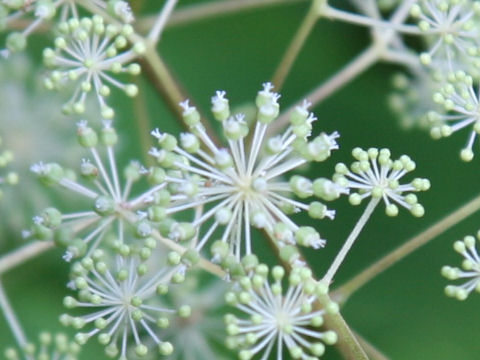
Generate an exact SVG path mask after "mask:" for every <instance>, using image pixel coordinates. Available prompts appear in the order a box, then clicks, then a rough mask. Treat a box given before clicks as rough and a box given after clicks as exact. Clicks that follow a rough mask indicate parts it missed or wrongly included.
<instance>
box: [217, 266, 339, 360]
mask: <svg viewBox="0 0 480 360" xmlns="http://www.w3.org/2000/svg"><path fill="white" fill-rule="evenodd" d="M268 273H269V269H268V267H267V266H266V265H262V264H260V265H257V266H256V267H255V268H253V269H252V270H250V271H249V274H248V275H245V276H241V277H240V278H238V279H236V280H235V282H234V285H233V287H232V291H230V292H228V293H227V294H226V300H227V302H228V303H229V304H231V305H232V306H235V307H236V308H237V309H238V311H239V312H238V315H234V314H229V315H227V316H226V317H225V323H226V326H227V333H228V334H229V338H228V339H227V345H228V346H229V347H231V348H233V349H238V350H239V358H240V359H241V360H249V359H252V358H254V357H255V358H259V359H262V360H265V359H269V356H270V354H272V353H273V352H276V357H274V358H275V359H277V360H282V359H284V358H285V356H286V355H285V354H287V353H289V354H290V356H291V357H292V358H294V359H303V360H307V359H309V360H310V359H311V360H314V359H319V358H320V357H321V356H322V355H323V353H324V352H325V345H324V344H327V345H332V344H334V343H335V342H336V340H337V335H336V334H335V333H334V332H333V331H322V330H320V328H321V326H322V324H323V315H324V314H325V313H326V312H329V313H334V312H336V311H338V306H337V305H336V304H335V303H331V304H330V305H329V306H328V309H318V308H316V305H315V301H316V299H317V296H318V295H324V294H325V292H326V289H325V287H324V286H322V285H321V284H320V283H317V282H316V281H314V280H313V279H312V276H311V272H310V271H309V270H307V269H306V268H294V269H293V270H292V272H291V273H290V275H289V276H288V279H286V281H285V279H284V277H285V270H284V269H283V268H282V267H280V266H276V267H274V268H272V270H271V272H270V273H271V276H272V278H273V282H270V281H269V280H268ZM285 282H286V283H287V284H285ZM274 349H275V350H274Z"/></svg>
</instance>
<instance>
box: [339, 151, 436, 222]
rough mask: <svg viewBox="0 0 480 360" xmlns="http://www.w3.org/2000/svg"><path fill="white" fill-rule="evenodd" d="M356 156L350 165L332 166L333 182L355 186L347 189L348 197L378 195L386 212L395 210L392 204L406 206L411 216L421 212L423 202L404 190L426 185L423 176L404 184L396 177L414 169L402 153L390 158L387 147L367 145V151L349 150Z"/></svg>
mask: <svg viewBox="0 0 480 360" xmlns="http://www.w3.org/2000/svg"><path fill="white" fill-rule="evenodd" d="M352 155H353V157H354V158H355V159H356V160H357V161H355V162H353V163H352V165H351V166H350V169H349V168H348V167H347V166H346V165H345V164H343V163H339V164H337V166H336V167H335V172H336V173H335V176H334V180H335V182H336V183H337V184H338V185H339V186H342V187H345V188H348V189H350V190H356V192H354V193H351V194H350V197H349V200H350V203H351V204H353V205H358V204H360V202H361V201H362V200H363V199H365V198H367V197H372V198H375V199H382V200H383V201H384V203H385V205H386V209H385V210H386V213H387V215H389V216H396V215H397V214H398V207H397V205H396V204H398V205H400V206H402V207H404V208H406V209H408V210H409V211H410V212H411V213H412V215H414V216H423V214H424V212H425V211H424V209H423V206H422V205H420V204H419V203H418V200H417V196H416V195H415V194H412V193H409V194H404V193H405V192H411V191H425V190H428V189H429V188H430V182H429V181H428V180H427V179H421V178H416V179H414V180H413V181H412V182H410V183H407V184H400V182H399V180H400V179H401V178H402V177H403V176H405V175H406V174H407V173H409V172H411V171H413V170H414V169H415V163H414V162H413V161H412V160H411V159H410V158H409V157H408V156H406V155H402V156H400V158H399V159H398V160H392V159H391V158H390V151H389V150H388V149H380V150H378V149H376V148H370V149H368V151H365V150H362V149H360V148H355V149H354V150H353V151H352Z"/></svg>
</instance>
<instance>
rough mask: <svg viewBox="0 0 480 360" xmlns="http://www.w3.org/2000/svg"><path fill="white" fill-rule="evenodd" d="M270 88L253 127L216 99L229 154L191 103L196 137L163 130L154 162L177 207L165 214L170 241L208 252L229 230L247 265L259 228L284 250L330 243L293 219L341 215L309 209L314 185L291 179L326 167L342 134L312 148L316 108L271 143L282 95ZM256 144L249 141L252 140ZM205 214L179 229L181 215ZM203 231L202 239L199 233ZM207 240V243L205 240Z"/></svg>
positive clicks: (298, 112) (297, 113) (300, 111)
mask: <svg viewBox="0 0 480 360" xmlns="http://www.w3.org/2000/svg"><path fill="white" fill-rule="evenodd" d="M271 90H272V85H271V84H270V83H267V84H264V88H263V90H261V91H260V92H259V93H258V96H257V98H256V106H257V114H256V121H255V123H254V125H251V126H249V125H248V124H247V122H246V120H245V118H244V115H243V114H235V115H234V114H231V113H230V107H229V101H228V99H227V98H226V97H225V92H223V91H218V92H217V94H216V96H214V97H213V98H212V113H213V115H214V117H215V119H216V120H218V121H219V122H220V123H221V125H222V127H223V132H224V135H225V137H226V139H227V143H228V147H226V148H225V147H220V146H218V145H217V144H216V143H215V142H214V140H212V138H211V137H210V136H209V135H208V134H207V132H206V131H205V128H204V126H203V125H202V123H201V122H200V114H199V113H198V111H197V110H196V108H195V107H193V106H190V105H189V103H188V101H186V102H184V103H182V104H181V105H182V107H183V110H184V111H183V117H184V121H185V122H186V123H187V124H188V125H189V127H190V130H191V132H189V133H183V134H181V136H180V141H177V139H176V138H175V137H174V136H172V135H170V134H166V133H161V132H160V131H159V130H155V131H154V132H153V133H152V134H153V135H154V136H155V137H156V138H157V139H158V142H159V145H160V148H153V149H152V150H151V151H150V154H151V155H153V156H154V157H155V158H156V160H157V161H158V163H159V164H160V165H161V166H162V167H165V168H167V169H169V171H168V172H167V178H166V181H167V182H168V183H169V187H168V189H169V191H170V192H171V202H170V204H169V206H168V207H167V208H166V209H161V212H162V214H163V216H165V217H167V219H166V220H165V224H166V226H165V234H164V235H165V236H168V237H170V238H172V239H176V240H190V239H192V238H194V242H195V245H194V246H195V247H196V249H197V250H200V249H202V248H203V246H204V245H205V244H206V243H207V241H208V240H209V239H211V238H212V237H213V234H214V232H215V231H216V230H217V229H221V228H222V227H223V233H222V234H221V235H220V240H221V241H222V242H224V243H227V244H228V246H229V249H230V252H231V253H233V254H235V256H236V257H237V259H240V258H241V256H242V255H243V254H250V253H251V252H252V235H251V228H252V227H254V228H258V229H262V230H264V231H266V232H267V233H269V234H270V235H271V236H272V237H273V238H274V239H275V240H277V241H278V243H279V245H281V246H282V245H285V244H300V245H303V246H309V247H313V248H319V247H322V246H324V243H325V241H324V240H323V239H321V238H320V236H319V234H318V233H317V232H316V231H315V230H314V229H313V228H311V227H302V226H298V225H297V224H296V223H295V222H294V221H293V220H292V219H291V218H290V214H292V213H295V212H299V211H305V212H308V214H309V215H310V216H311V217H313V218H317V219H321V218H324V217H329V218H332V217H333V216H334V213H333V212H332V211H330V210H327V208H326V206H325V205H323V204H322V203H320V202H318V201H313V202H311V203H305V202H303V201H301V200H296V199H292V196H294V195H296V196H297V197H298V198H299V199H307V198H309V197H311V196H312V195H314V190H313V185H312V181H311V180H309V179H307V178H305V177H303V176H299V175H294V176H291V177H290V179H289V180H286V179H284V177H285V176H286V174H287V173H289V172H290V171H292V170H295V169H296V168H298V167H300V166H302V165H304V164H306V163H308V162H311V161H324V160H326V159H327V158H328V157H329V156H330V153H331V151H332V150H334V149H336V148H337V144H336V142H335V139H336V138H337V137H338V134H337V133H333V134H331V135H328V134H325V133H321V134H320V135H318V136H317V137H315V138H314V139H312V140H310V141H309V140H308V139H307V138H308V136H309V135H310V132H311V129H312V122H313V121H314V120H316V118H315V117H314V116H313V114H311V113H309V111H308V110H307V106H308V104H307V103H305V104H304V105H303V106H299V107H297V108H296V109H295V110H294V111H293V112H292V115H291V124H290V126H289V127H288V129H286V130H285V132H284V133H283V134H282V135H278V136H273V137H268V136H267V132H268V128H269V126H270V125H271V124H272V122H273V121H274V120H275V119H276V118H277V116H278V114H279V104H278V98H279V95H278V94H276V93H274V92H272V91H271ZM251 131H252V132H253V134H250V135H251V137H250V138H247V136H248V135H249V132H251ZM203 206H205V208H206V211H205V212H204V213H203V214H202V215H201V216H197V217H196V218H195V219H194V220H193V222H191V223H181V224H179V223H176V222H175V221H172V220H171V219H169V217H170V216H171V215H173V214H176V213H179V212H183V211H185V210H190V209H196V208H198V207H203ZM197 229H200V232H197V231H196V230H197ZM198 238H199V239H198Z"/></svg>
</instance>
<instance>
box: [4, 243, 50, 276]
mask: <svg viewBox="0 0 480 360" xmlns="http://www.w3.org/2000/svg"><path fill="white" fill-rule="evenodd" d="M53 245H54V244H53V241H35V242H32V243H30V244H27V245H24V246H23V247H21V248H19V249H16V250H13V251H12V252H10V253H8V254H5V255H3V256H2V257H0V275H1V274H4V273H6V272H7V271H9V270H10V269H12V268H14V267H15V266H18V265H21V264H23V263H24V262H25V261H27V260H29V259H31V258H34V257H35V256H37V255H40V254H41V253H43V252H45V251H46V250H49V249H51V248H52V247H53Z"/></svg>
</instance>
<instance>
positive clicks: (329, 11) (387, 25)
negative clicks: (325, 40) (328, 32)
mask: <svg viewBox="0 0 480 360" xmlns="http://www.w3.org/2000/svg"><path fill="white" fill-rule="evenodd" d="M322 16H325V17H327V18H329V19H331V20H340V21H345V22H347V23H351V24H355V25H362V26H369V27H378V28H384V29H390V30H395V31H397V32H401V33H404V34H410V35H423V34H424V33H423V32H422V31H421V30H420V29H419V28H418V26H414V25H403V24H395V23H393V22H390V21H384V20H379V19H374V18H370V17H367V16H362V15H358V14H353V13H350V12H347V11H343V10H339V9H335V8H333V7H330V6H328V7H326V8H325V10H324V11H322Z"/></svg>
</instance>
